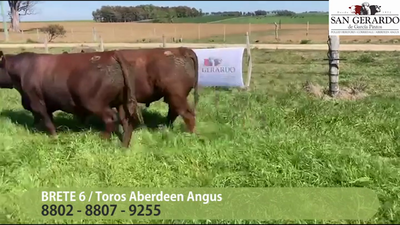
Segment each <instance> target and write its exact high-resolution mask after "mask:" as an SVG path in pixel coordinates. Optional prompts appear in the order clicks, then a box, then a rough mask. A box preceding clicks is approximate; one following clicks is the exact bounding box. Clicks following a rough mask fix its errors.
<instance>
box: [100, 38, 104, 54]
mask: <svg viewBox="0 0 400 225" xmlns="http://www.w3.org/2000/svg"><path fill="white" fill-rule="evenodd" d="M99 38H100V51H101V52H104V43H103V38H102V37H101V36H99Z"/></svg>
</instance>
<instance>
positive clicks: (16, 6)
mask: <svg viewBox="0 0 400 225" xmlns="http://www.w3.org/2000/svg"><path fill="white" fill-rule="evenodd" d="M38 2H39V1H8V5H9V6H10V12H9V13H8V15H9V16H10V19H11V27H10V29H11V30H12V31H15V32H20V31H21V30H20V28H19V21H20V18H19V17H20V16H26V15H33V14H35V6H36V4H37V3H38Z"/></svg>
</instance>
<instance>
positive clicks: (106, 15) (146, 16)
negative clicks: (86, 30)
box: [92, 5, 203, 22]
mask: <svg viewBox="0 0 400 225" xmlns="http://www.w3.org/2000/svg"><path fill="white" fill-rule="evenodd" d="M92 15H93V20H94V21H96V22H132V21H140V20H154V21H156V20H160V22H161V20H166V21H164V22H173V19H174V18H184V17H198V16H202V15H203V12H202V11H201V9H200V10H197V9H196V8H190V7H187V6H176V7H159V6H154V5H138V6H102V7H101V8H100V9H97V10H96V11H93V12H92Z"/></svg>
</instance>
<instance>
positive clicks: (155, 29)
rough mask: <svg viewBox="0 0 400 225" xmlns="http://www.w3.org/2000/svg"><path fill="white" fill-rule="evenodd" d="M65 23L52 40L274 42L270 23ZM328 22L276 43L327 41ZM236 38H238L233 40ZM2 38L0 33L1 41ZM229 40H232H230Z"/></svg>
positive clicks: (27, 35)
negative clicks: (95, 36)
mask: <svg viewBox="0 0 400 225" xmlns="http://www.w3.org/2000/svg"><path fill="white" fill-rule="evenodd" d="M49 24H53V22H47V23H46V22H33V23H25V22H22V23H21V24H20V26H21V29H23V30H25V31H26V32H21V33H15V32H10V33H9V41H10V42H15V43H26V42H27V40H28V39H29V40H31V41H34V42H38V43H42V42H43V37H44V34H43V33H41V32H37V31H36V30H37V28H40V27H44V26H47V25H49ZM54 24H59V25H61V26H64V28H65V30H66V31H67V32H66V34H65V37H59V38H57V39H55V40H54V41H53V42H54V43H68V42H73V43H89V42H90V43H93V42H99V37H100V36H101V37H102V39H103V41H104V42H106V43H125V42H126V43H138V42H143V40H146V41H145V42H151V43H156V42H157V43H161V42H162V36H163V35H164V36H165V38H166V42H167V43H171V42H173V39H175V40H177V39H179V38H183V40H184V41H185V40H197V41H203V39H205V38H213V39H218V40H219V39H220V40H223V38H224V37H226V40H227V41H228V40H229V39H232V37H231V36H232V35H240V37H239V38H237V37H236V38H234V39H235V40H233V42H235V43H236V42H237V43H245V36H244V34H245V33H246V32H249V34H250V38H251V42H252V43H254V42H255V41H256V40H258V43H269V42H273V43H275V42H276V41H275V35H274V29H275V26H274V25H273V24H251V25H250V26H249V24H190V23H182V24H180V23H179V24H178V23H176V24H168V23H161V24H158V23H94V22H54ZM93 28H95V29H96V32H97V38H94V37H93V33H92V32H93ZM328 28H329V26H328V24H310V25H309V32H308V33H307V32H306V24H282V28H281V30H280V31H279V39H280V41H279V43H296V44H298V43H300V42H301V41H302V40H310V42H309V43H326V38H327V36H328ZM236 39H237V40H236ZM340 39H341V43H377V44H379V43H389V42H390V43H394V42H398V41H399V40H400V39H399V38H398V36H341V37H340ZM3 40H4V37H3V36H2V35H0V41H3ZM231 42H232V41H231Z"/></svg>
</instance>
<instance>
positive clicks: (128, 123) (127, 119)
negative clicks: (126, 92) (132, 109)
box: [118, 105, 133, 148]
mask: <svg viewBox="0 0 400 225" xmlns="http://www.w3.org/2000/svg"><path fill="white" fill-rule="evenodd" d="M118 113H119V119H120V123H121V125H122V127H123V129H124V135H123V138H122V146H123V147H125V148H127V147H129V143H130V142H131V138H132V132H133V121H132V119H133V118H132V116H129V113H128V110H126V107H125V106H124V105H121V106H119V107H118Z"/></svg>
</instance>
